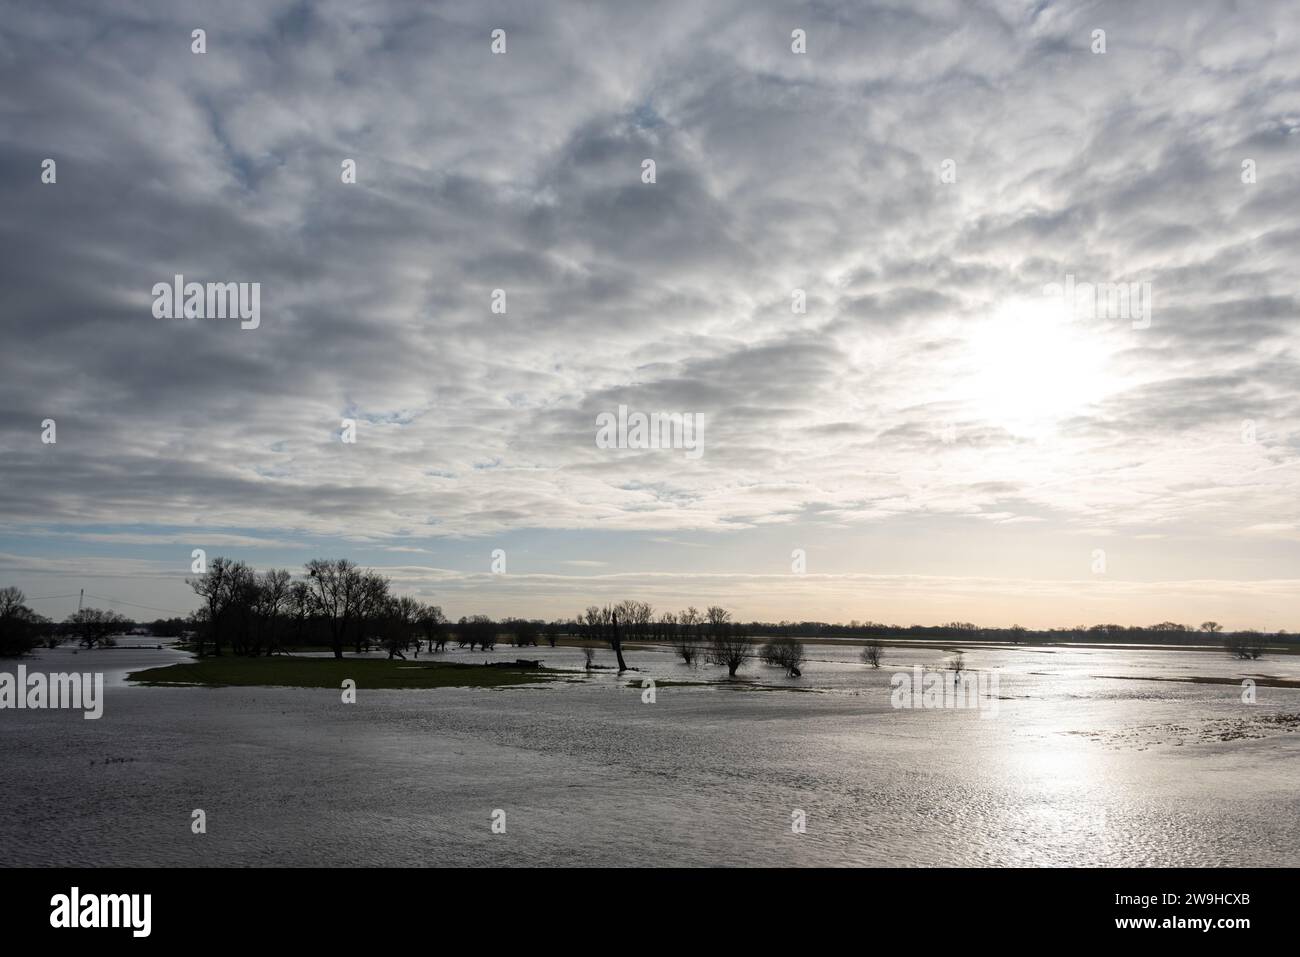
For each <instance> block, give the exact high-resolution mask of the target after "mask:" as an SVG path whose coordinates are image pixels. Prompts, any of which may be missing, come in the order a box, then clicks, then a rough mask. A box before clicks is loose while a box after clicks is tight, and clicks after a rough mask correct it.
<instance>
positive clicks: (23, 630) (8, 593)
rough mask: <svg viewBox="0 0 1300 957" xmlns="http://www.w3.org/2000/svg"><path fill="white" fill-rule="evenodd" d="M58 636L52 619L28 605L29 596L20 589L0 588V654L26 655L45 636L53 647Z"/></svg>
mask: <svg viewBox="0 0 1300 957" xmlns="http://www.w3.org/2000/svg"><path fill="white" fill-rule="evenodd" d="M55 637H56V634H55V632H54V629H53V626H52V625H51V623H50V620H49V619H48V618H46V617H45V616H43V615H38V614H37V613H36V612H34V611H32V610H31V609H30V608H28V607H27V596H26V595H24V594H23V593H22V591H21V590H19V589H17V588H14V587H13V586H10V587H8V588H0V657H17V656H19V655H25V654H27V652H29V651H31V650H32V649H33V648H35V647H36V645H37V644H38V643H40V641H41V639H42V638H44V639H45V642H46V644H47V645H48V646H49V647H51V648H53V647H54V646H55V645H56V644H57V643H58V642H57V641H54V639H55ZM52 641H53V642H54V644H51V643H50V642H52Z"/></svg>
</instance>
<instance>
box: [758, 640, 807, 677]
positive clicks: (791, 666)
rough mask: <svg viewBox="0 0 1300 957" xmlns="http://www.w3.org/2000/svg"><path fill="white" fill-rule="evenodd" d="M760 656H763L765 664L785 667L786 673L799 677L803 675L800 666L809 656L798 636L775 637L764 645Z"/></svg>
mask: <svg viewBox="0 0 1300 957" xmlns="http://www.w3.org/2000/svg"><path fill="white" fill-rule="evenodd" d="M759 657H760V658H762V660H763V662H764V663H765V664H769V665H774V666H776V667H778V668H784V669H785V673H786V674H787V675H789V676H790V677H791V678H798V677H800V676H802V675H803V672H802V671H801V670H800V668H799V666H800V665H802V664H803V663H804V661H805V660H806V658H807V656H806V655H805V653H804V646H803V642H802V641H799V640H798V639H797V638H774V639H773V640H772V641H769V642H768V643H767V644H765V645H764V646H763V650H762V652H761V653H760V655H759Z"/></svg>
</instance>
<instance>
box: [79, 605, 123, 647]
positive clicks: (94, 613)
mask: <svg viewBox="0 0 1300 957" xmlns="http://www.w3.org/2000/svg"><path fill="white" fill-rule="evenodd" d="M68 624H69V625H71V626H72V627H73V628H75V629H76V631H77V636H78V637H79V638H80V640H81V644H82V645H83V646H84V647H86V648H94V647H95V646H96V645H101V646H103V647H105V648H108V647H112V646H113V645H114V644H115V642H114V641H113V633H114V632H116V631H119V630H121V628H122V626H123V625H125V624H127V620H126V618H124V617H123V616H122V615H119V614H118V613H117V612H115V611H101V610H100V609H98V608H82V609H81V610H80V611H77V612H75V613H74V614H72V615H70V616H68Z"/></svg>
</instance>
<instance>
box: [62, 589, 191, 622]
mask: <svg viewBox="0 0 1300 957" xmlns="http://www.w3.org/2000/svg"><path fill="white" fill-rule="evenodd" d="M86 595H87V596H88V597H90V598H98V599H99V600H100V601H107V602H112V603H113V604H115V605H131V606H133V607H135V608H148V609H149V610H150V611H165V612H167V613H168V614H172V615H182V616H184V615H188V614H189V612H188V611H177V610H176V609H175V608H159V607H158V606H156V605H142V604H140V603H139V602H138V601H125V600H123V599H121V598H110V597H109V596H108V595H96V594H93V593H92V592H86Z"/></svg>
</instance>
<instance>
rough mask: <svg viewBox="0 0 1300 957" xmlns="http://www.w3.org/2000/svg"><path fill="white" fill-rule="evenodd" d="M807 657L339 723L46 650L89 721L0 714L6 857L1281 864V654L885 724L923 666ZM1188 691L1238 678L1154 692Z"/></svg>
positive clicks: (1289, 721) (1124, 658)
mask: <svg viewBox="0 0 1300 957" xmlns="http://www.w3.org/2000/svg"><path fill="white" fill-rule="evenodd" d="M808 650H809V655H810V658H811V659H812V660H810V661H809V662H808V664H807V665H806V666H805V668H804V671H803V677H802V678H798V679H793V678H786V677H784V676H783V673H782V672H781V671H779V670H778V669H775V668H770V667H767V666H764V665H761V664H759V663H758V662H757V661H755V662H751V663H750V664H749V665H748V666H746V667H745V668H743V669H742V670H741V672H740V676H739V680H737V681H735V682H726V681H722V680H720V679H724V678H725V670H724V669H720V668H716V667H710V666H702V667H699V668H695V669H692V668H688V667H686V666H685V665H682V664H681V663H680V662H678V661H676V660H675V659H674V658H673V657H672V656H671V655H670V654H668V653H667V652H666V651H662V650H656V649H648V648H633V649H631V650H630V651H629V652H628V654H627V657H628V663H629V664H630V665H631V666H632V667H635V668H638V669H640V670H639V671H638V672H637V673H636V674H631V673H629V674H627V675H624V676H623V677H621V678H620V677H618V676H616V675H615V674H613V673H612V672H598V673H594V674H592V675H584V674H582V673H581V671H582V653H581V651H580V650H579V649H577V648H565V647H561V648H556V649H552V648H541V649H527V650H526V651H523V652H522V654H523V656H525V657H540V658H542V659H543V660H544V662H545V664H546V665H548V666H551V667H560V668H571V669H573V670H574V672H575V673H574V674H573V675H569V676H566V677H565V678H564V679H561V680H557V681H556V682H553V683H549V684H544V685H538V686H533V687H524V688H501V689H483V690H469V689H436V690H409V691H366V690H365V689H362V690H361V691H359V692H358V699H357V702H356V704H352V705H345V704H343V703H341V700H340V693H339V692H337V691H333V690H322V689H292V688H184V687H182V688H161V687H139V686H134V685H130V684H128V683H127V682H126V681H125V680H124V676H125V674H126V673H127V672H128V671H132V670H137V669H141V668H148V667H154V666H157V665H161V664H166V663H169V662H172V661H182V660H187V656H186V655H184V654H182V653H179V652H176V651H173V650H169V649H163V650H156V649H154V648H152V647H150V648H139V649H133V648H118V649H104V650H96V651H90V652H86V651H81V652H80V653H74V652H73V651H72V650H71V649H67V648H60V649H55V650H52V651H42V652H39V653H38V654H36V655H33V656H32V657H31V658H28V659H26V660H25V661H24V662H23V663H24V664H25V665H26V667H27V669H28V671H36V670H47V671H50V672H66V671H74V670H75V671H102V672H104V674H105V701H104V715H103V717H102V718H101V719H100V720H96V721H88V720H84V719H83V718H82V716H81V713H80V712H77V711H29V710H22V711H17V710H4V711H0V806H3V807H5V808H6V813H5V814H4V815H0V864H4V865H14V864H25V865H37V864H59V865H109V864H125V865H131V864H157V865H173V864H175V865H240V864H258V865H317V864H320V865H339V866H344V865H496V864H520V865H542V864H545V865H566V864H591V865H628V866H646V865H649V866H655V865H727V864H759V865H778V866H780V865H853V864H869V865H885V866H891V865H893V866H914V865H1126V864H1133V865H1178V864H1186V865H1229V866H1231V865H1290V866H1296V865H1300V734H1298V733H1297V731H1298V730H1300V689H1297V688H1286V687H1270V686H1268V681H1269V679H1290V680H1295V679H1298V678H1300V657H1287V656H1273V657H1270V658H1266V659H1263V660H1260V661H1256V662H1238V661H1234V660H1232V659H1230V658H1228V657H1227V656H1226V655H1225V654H1223V653H1222V652H1219V651H1202V650H1195V651H1193V650H1172V651H1171V650H1160V651H1145V650H1137V649H1061V648H1037V649H1030V648H998V649H993V648H973V649H969V648H968V649H967V650H966V652H965V667H966V668H967V669H969V670H973V671H975V672H976V673H981V674H985V675H989V674H996V675H997V678H998V683H997V693H996V710H995V711H994V710H992V709H990V708H988V707H987V705H988V704H989V702H984V706H983V707H981V709H979V710H973V709H967V710H958V709H896V708H894V707H892V706H891V690H892V688H891V678H892V676H893V675H894V674H896V673H898V672H904V671H908V670H910V669H911V668H912V667H913V666H914V665H921V666H923V667H927V668H930V667H941V666H942V665H943V663H944V662H945V660H946V659H947V658H948V657H949V656H950V654H951V652H949V651H946V650H944V649H940V648H925V647H893V646H890V647H887V648H886V649H885V652H884V658H883V661H882V667H881V668H879V669H878V670H876V669H871V668H868V667H867V666H865V665H863V664H862V663H861V662H860V661H859V660H858V659H857V649H856V648H853V647H850V646H841V645H810V646H809V649H808ZM517 654H518V652H517V651H516V649H512V648H508V647H506V648H501V649H499V650H498V651H496V652H494V653H492V654H489V655H484V654H483V653H482V652H479V653H474V654H471V653H469V652H465V651H449V652H447V653H446V654H445V655H444V656H442V657H445V658H446V659H448V660H453V661H477V662H481V661H483V660H488V659H496V660H505V659H512V658H514V657H516V655H517ZM421 660H424V656H422V658H421ZM598 660H599V661H600V662H601V663H603V664H612V660H613V659H612V655H610V654H609V653H608V652H602V653H601V655H600V656H599V659H598ZM14 668H15V663H14V662H4V663H3V664H0V670H7V671H10V672H12V671H14ZM1248 677H1249V678H1253V679H1254V680H1255V681H1256V687H1255V689H1254V695H1255V701H1254V703H1246V702H1244V701H1243V689H1242V687H1241V684H1240V682H1241V680H1242V679H1243V678H1248ZM646 678H649V679H653V680H654V681H655V682H656V688H655V693H654V701H653V703H647V702H645V701H643V691H642V689H641V688H640V687H639V682H640V681H641V679H646ZM1192 678H1197V679H1206V678H1209V679H1219V680H1222V681H1227V682H1229V683H1204V682H1192V681H1188V680H1162V679H1192ZM683 681H685V682H703V681H714V682H719V681H720V683H718V684H709V685H693V684H692V685H678V684H674V683H673V682H683ZM633 683H637V684H638V686H635V687H634V686H631V685H632V684H633ZM196 809H202V810H203V811H204V812H205V815H206V822H207V833H205V834H194V833H192V831H191V820H192V813H193V812H194V810H196ZM498 810H500V811H503V812H504V821H505V833H494V832H493V828H492V823H493V812H494V811H498ZM800 812H802V819H803V820H805V821H806V826H805V830H804V832H803V833H796V832H795V830H794V829H793V828H792V822H796V821H797V820H799V819H801V816H800ZM500 817H501V816H500V815H498V819H499V818H500Z"/></svg>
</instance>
